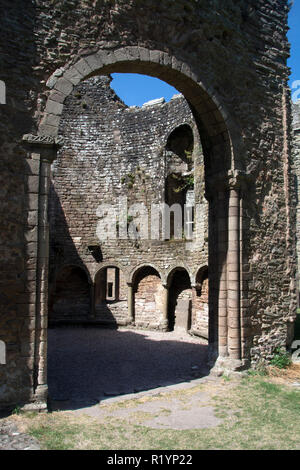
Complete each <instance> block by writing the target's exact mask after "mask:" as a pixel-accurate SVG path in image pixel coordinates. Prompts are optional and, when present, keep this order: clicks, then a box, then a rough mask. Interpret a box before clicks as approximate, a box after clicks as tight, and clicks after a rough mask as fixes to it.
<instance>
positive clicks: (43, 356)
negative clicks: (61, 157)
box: [23, 134, 61, 407]
mask: <svg viewBox="0 0 300 470" xmlns="http://www.w3.org/2000/svg"><path fill="white" fill-rule="evenodd" d="M23 142H24V144H25V146H26V147H27V149H28V159H27V163H28V171H27V175H28V176H27V198H28V218H27V228H26V233H27V234H28V237H27V250H26V264H27V279H33V280H32V281H31V282H30V289H31V290H32V295H31V299H32V300H30V302H32V303H31V308H30V309H29V311H32V312H33V318H32V328H33V329H32V334H33V336H32V339H31V341H32V343H31V349H32V373H33V377H32V386H33V400H34V401H36V402H37V403H40V404H41V405H40V406H41V407H43V405H44V406H45V403H46V399H47V368H46V366H47V323H48V267H49V222H48V195H49V186H50V172H51V163H52V162H53V161H54V159H55V158H56V154H57V148H58V146H59V145H60V143H61V141H59V140H58V139H55V138H53V137H48V136H33V135H30V134H27V135H24V137H23ZM32 168H35V172H34V174H33V173H32V171H31V169H32ZM29 221H30V222H29Z"/></svg>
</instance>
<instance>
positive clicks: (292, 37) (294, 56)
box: [288, 0, 300, 101]
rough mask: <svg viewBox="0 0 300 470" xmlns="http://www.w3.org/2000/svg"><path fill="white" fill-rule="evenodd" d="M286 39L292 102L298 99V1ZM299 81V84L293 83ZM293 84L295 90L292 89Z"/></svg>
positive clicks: (299, 17) (294, 7)
mask: <svg viewBox="0 0 300 470" xmlns="http://www.w3.org/2000/svg"><path fill="white" fill-rule="evenodd" d="M289 27H290V30H289V32H288V39H289V42H290V44H291V57H290V58H289V60H288V66H289V67H290V68H291V72H292V74H291V77H290V82H289V83H290V87H291V88H292V92H293V93H295V92H296V94H293V101H295V99H297V98H300V91H298V92H297V90H300V0H294V2H293V6H292V9H291V11H290V14H289ZM296 81H299V83H295V82H296ZM293 84H294V85H295V88H293Z"/></svg>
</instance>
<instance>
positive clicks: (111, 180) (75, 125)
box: [49, 76, 208, 325]
mask: <svg viewBox="0 0 300 470" xmlns="http://www.w3.org/2000/svg"><path fill="white" fill-rule="evenodd" d="M110 81H111V78H110V77H105V76H103V77H98V78H92V79H89V80H87V81H86V82H83V83H82V84H80V85H78V86H77V87H76V88H75V90H74V92H73V93H72V94H71V95H70V96H69V97H68V99H67V100H66V103H65V107H64V114H63V115H62V119H61V126H60V135H61V137H63V138H64V145H63V148H62V150H61V151H60V152H59V154H58V158H57V161H56V162H55V163H54V164H53V167H52V175H53V186H52V190H51V194H50V247H51V252H50V272H51V280H52V279H53V282H54V284H55V278H56V276H57V275H59V271H60V269H61V268H62V267H63V266H68V265H73V264H75V265H84V266H85V267H86V268H87V269H88V270H89V271H90V273H91V277H93V275H94V274H95V273H96V272H97V271H98V270H99V269H101V266H102V263H111V264H112V265H114V263H117V264H118V265H119V266H121V267H122V268H123V270H124V271H125V272H127V273H129V272H132V271H133V270H134V269H135V268H137V267H138V266H139V265H141V264H147V263H150V264H152V265H153V264H154V265H155V266H156V267H157V269H158V270H159V271H160V272H162V271H164V270H167V269H169V268H170V267H171V266H174V265H177V264H180V263H184V264H185V265H187V266H188V268H189V271H190V272H191V273H193V272H195V271H197V269H198V268H199V267H200V266H201V265H203V264H207V261H208V260H207V256H208V253H207V239H208V238H207V235H208V233H207V224H208V220H207V201H206V200H205V198H204V179H203V175H204V171H203V168H204V162H203V155H202V152H201V145H200V140H199V135H198V131H197V128H196V125H195V122H194V119H193V116H192V114H191V111H190V109H189V106H188V104H187V102H186V101H185V99H184V98H183V97H182V96H180V95H178V96H175V97H174V98H173V99H172V100H171V101H170V102H169V103H164V101H163V100H160V101H159V100H158V102H157V103H155V104H152V103H149V104H148V103H146V104H145V105H144V106H143V107H142V108H138V107H130V108H128V107H127V106H125V105H124V103H123V102H122V101H121V100H120V99H119V98H118V97H117V96H116V95H115V93H114V91H113V90H112V89H111V88H110V85H109V84H110ZM177 129H179V137H178V138H177V140H176V139H173V140H174V142H173V144H172V149H171V148H168V146H169V147H170V143H169V136H170V135H172V134H174V133H176V130H177ZM182 129H183V130H182ZM186 129H187V130H188V131H189V132H188V134H189V135H188V137H189V139H188V140H189V142H187V143H185V136H186V133H187V131H186ZM190 141H191V142H192V143H190ZM181 147H182V148H181ZM185 147H186V148H187V149H188V151H189V152H190V155H189V160H187V159H186V158H185V157H186V155H185ZM176 152H177V153H176ZM185 160H186V161H185ZM187 162H188V163H187ZM188 169H192V173H195V174H196V175H197V176H198V178H197V179H196V184H195V190H194V193H195V195H196V197H195V203H196V204H197V211H196V212H195V230H194V232H195V234H194V237H193V240H192V241H186V240H185V239H184V234H183V233H181V234H180V236H182V240H166V241H165V240H164V239H162V237H161V236H160V240H151V210H152V207H153V206H152V205H153V204H160V203H163V202H165V201H166V194H165V185H166V180H167V177H168V175H169V174H170V173H171V172H176V174H178V173H182V174H184V172H186V171H187V170H188ZM199 175H202V177H199ZM179 189H180V187H179ZM174 194H175V193H174ZM121 197H122V198H125V199H126V201H127V206H128V214H129V216H128V232H129V235H128V237H130V226H134V225H135V226H138V224H139V219H136V218H135V213H134V212H131V211H130V209H131V207H132V206H133V204H143V205H144V207H145V209H147V210H148V216H146V220H147V223H148V225H149V229H148V233H147V234H146V237H147V238H149V240H146V241H144V239H143V237H145V234H142V233H141V230H140V232H139V233H138V234H137V235H138V236H139V237H141V238H138V239H135V238H133V237H131V239H128V240H125V239H118V238H116V239H107V240H105V239H104V238H101V236H100V237H99V234H98V235H97V233H96V229H97V227H98V224H99V209H98V207H99V206H102V204H110V205H112V206H113V207H114V208H115V209H116V210H119V204H120V198H121ZM166 202H167V201H166ZM131 214H132V215H131ZM100 222H101V219H100ZM113 223H114V222H113V221H112V224H113ZM183 229H184V226H183V227H182V230H183ZM115 235H116V237H118V236H119V234H118V232H116V233H115ZM161 235H162V234H161ZM90 246H98V247H99V249H98V251H99V253H100V251H101V255H100V256H101V259H100V260H95V258H94V256H93V252H91V251H90V250H89V247H90ZM54 289H55V286H54ZM118 307H120V309H121V310H122V313H123V314H124V303H118V304H114V305H112V304H111V305H109V310H110V313H111V316H112V317H113V318H115V319H117V318H118V319H119V320H123V315H121V312H119V313H118ZM137 308H138V307H137ZM103 309H104V310H105V312H106V313H105V312H104V311H103ZM96 310H97V314H98V315H99V318H101V317H102V318H103V317H104V314H106V315H107V307H104V306H102V311H100V307H99V306H98V307H97V309H96ZM146 311H147V314H146V316H147V321H146V320H145V319H144V320H143V321H142V320H138V323H139V324H140V325H141V324H143V325H144V324H146V323H147V324H148V325H150V324H152V325H153V324H154V323H157V318H156V316H157V315H156V313H155V312H153V315H154V317H155V318H154V319H153V321H151V320H150V319H149V318H148V317H149V312H150V311H151V309H150V310H149V308H146ZM138 316H139V315H138ZM58 317H59V315H58V311H57V310H56V311H55V309H54V310H50V313H49V319H50V320H51V319H53V318H54V319H56V320H57V319H58Z"/></svg>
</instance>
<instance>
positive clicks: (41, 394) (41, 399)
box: [21, 385, 48, 413]
mask: <svg viewBox="0 0 300 470" xmlns="http://www.w3.org/2000/svg"><path fill="white" fill-rule="evenodd" d="M47 399H48V385H38V387H37V389H36V391H35V394H34V395H33V397H32V401H31V402H30V403H26V405H23V406H22V407H21V411H38V412H39V413H42V412H47V411H48V405H47Z"/></svg>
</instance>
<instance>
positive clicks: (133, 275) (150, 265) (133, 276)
mask: <svg viewBox="0 0 300 470" xmlns="http://www.w3.org/2000/svg"><path fill="white" fill-rule="evenodd" d="M144 268H152V269H154V270H155V271H156V272H157V274H158V276H159V277H160V279H161V280H162V282H163V276H162V274H161V272H160V270H159V269H158V268H157V266H155V265H154V264H153V263H142V264H139V265H138V266H135V267H134V268H133V269H132V270H131V271H130V273H129V275H128V283H129V284H132V283H133V282H134V281H135V279H136V277H137V275H138V274H139V272H140V271H142V269H144Z"/></svg>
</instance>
